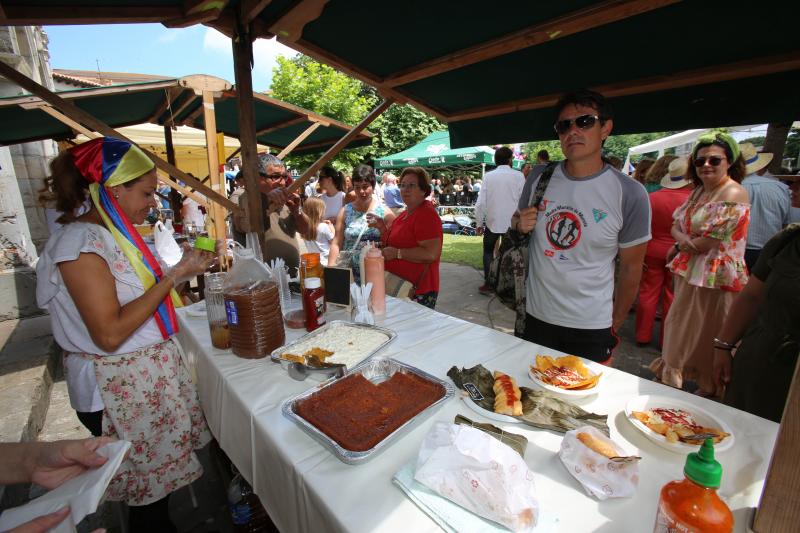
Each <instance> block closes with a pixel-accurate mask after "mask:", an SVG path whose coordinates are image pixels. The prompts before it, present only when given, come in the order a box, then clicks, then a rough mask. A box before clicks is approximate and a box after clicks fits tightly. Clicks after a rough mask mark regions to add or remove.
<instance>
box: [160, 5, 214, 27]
mask: <svg viewBox="0 0 800 533" xmlns="http://www.w3.org/2000/svg"><path fill="white" fill-rule="evenodd" d="M221 14H222V8H217V9H209V10H207V11H197V12H196V13H192V14H191V15H185V16H182V17H179V18H176V19H171V20H165V21H162V22H161V24H163V25H164V26H166V27H167V28H188V27H189V26H194V25H195V24H203V23H206V22H211V21H212V20H217V19H218V18H219V16H220V15H221Z"/></svg>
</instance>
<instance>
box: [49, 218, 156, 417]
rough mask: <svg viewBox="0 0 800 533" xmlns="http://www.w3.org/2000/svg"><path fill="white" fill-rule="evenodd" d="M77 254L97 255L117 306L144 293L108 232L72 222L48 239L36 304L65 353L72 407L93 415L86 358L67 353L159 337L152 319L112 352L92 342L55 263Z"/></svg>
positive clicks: (128, 346) (94, 397)
mask: <svg viewBox="0 0 800 533" xmlns="http://www.w3.org/2000/svg"><path fill="white" fill-rule="evenodd" d="M82 253H93V254H97V255H99V256H100V257H102V258H103V259H104V260H105V261H106V263H107V264H108V269H109V270H110V271H111V274H112V275H113V276H114V281H115V283H116V289H117V298H118V300H119V303H120V305H125V304H127V303H128V302H130V301H132V300H134V299H136V298H138V297H139V296H141V295H142V294H144V292H145V291H144V286H143V285H142V282H141V280H139V277H138V276H137V275H136V272H134V270H133V267H132V266H131V264H130V261H128V258H127V257H125V254H124V253H123V252H122V250H121V249H120V248H119V246H117V243H116V242H115V241H114V237H113V236H112V235H111V232H110V231H108V229H106V228H105V227H103V226H99V225H97V224H91V223H86V222H72V223H70V224H66V225H64V226H62V227H61V228H59V229H58V230H57V231H56V232H55V233H54V234H53V235H52V236H51V237H50V240H49V241H47V245H46V246H45V248H44V251H43V252H42V254H41V256H40V257H39V261H38V262H37V264H36V277H37V285H36V301H37V303H38V305H39V307H41V308H42V309H47V310H48V311H49V312H50V319H51V322H52V325H53V337H54V338H55V340H56V342H57V343H58V345H59V346H61V348H62V349H63V350H64V352H65V358H64V367H65V371H66V376H67V387H68V389H69V393H70V401H71V403H72V407H73V408H74V409H76V410H77V411H82V412H92V411H99V410H100V409H102V408H103V403H102V400H101V399H100V394H99V391H98V390H97V384H96V381H95V375H94V367H93V364H92V362H91V360H89V359H86V358H82V357H70V356H69V354H70V353H88V354H95V355H117V354H124V353H129V352H133V351H136V350H138V349H140V348H144V347H145V346H150V345H152V344H156V343H159V342H162V341H163V340H164V338H163V337H162V335H161V331H160V330H159V329H158V325H157V324H156V321H155V319H154V318H153V317H150V318H149V319H148V320H146V321H145V322H144V324H142V325H141V326H140V327H139V328H138V329H137V330H136V331H134V332H133V334H132V335H131V336H130V337H128V339H127V340H126V341H125V342H123V343H122V345H121V346H120V347H119V348H118V349H117V350H116V351H114V352H106V351H104V350H102V349H100V347H99V346H97V345H96V344H95V343H94V341H93V340H92V337H91V335H90V334H89V330H88V329H87V327H86V324H85V323H84V322H83V319H82V318H81V315H80V313H79V312H78V308H77V307H76V306H75V302H74V301H73V300H72V297H71V296H70V294H69V291H68V290H67V287H66V285H65V284H64V280H63V278H62V277H61V271H60V270H59V269H58V264H59V263H62V262H64V261H74V260H75V259H77V258H78V256H79V255H80V254H82Z"/></svg>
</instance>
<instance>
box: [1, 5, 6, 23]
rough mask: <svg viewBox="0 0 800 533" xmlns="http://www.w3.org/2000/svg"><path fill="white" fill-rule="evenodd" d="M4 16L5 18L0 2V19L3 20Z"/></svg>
mask: <svg viewBox="0 0 800 533" xmlns="http://www.w3.org/2000/svg"><path fill="white" fill-rule="evenodd" d="M5 18H6V11H5V9H3V4H2V3H0V20H3V19H5Z"/></svg>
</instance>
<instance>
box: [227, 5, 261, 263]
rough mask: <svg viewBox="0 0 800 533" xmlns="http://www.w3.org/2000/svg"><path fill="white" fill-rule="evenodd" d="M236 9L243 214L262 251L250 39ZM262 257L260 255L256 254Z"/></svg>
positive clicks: (235, 59)
mask: <svg viewBox="0 0 800 533" xmlns="http://www.w3.org/2000/svg"><path fill="white" fill-rule="evenodd" d="M240 17H241V13H238V12H237V22H236V28H235V33H234V36H233V39H231V43H232V46H233V70H234V74H235V80H236V91H237V92H238V93H239V99H238V108H239V143H240V144H241V147H242V168H241V171H242V174H243V175H244V183H245V191H246V192H247V217H248V220H249V222H250V224H249V226H250V231H254V232H256V234H257V235H258V240H259V244H260V245H261V250H262V253H263V251H264V250H265V247H264V221H263V219H262V209H264V208H263V207H262V206H261V191H260V189H259V186H258V146H257V143H256V116H255V105H254V103H253V72H252V66H251V65H252V59H253V42H252V41H251V40H250V31H249V29H248V28H247V27H244V26H243V25H242V24H241V18H240ZM259 259H263V257H259Z"/></svg>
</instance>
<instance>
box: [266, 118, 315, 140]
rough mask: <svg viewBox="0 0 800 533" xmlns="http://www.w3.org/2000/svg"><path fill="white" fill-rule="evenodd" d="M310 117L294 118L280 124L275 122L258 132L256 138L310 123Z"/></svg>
mask: <svg viewBox="0 0 800 533" xmlns="http://www.w3.org/2000/svg"><path fill="white" fill-rule="evenodd" d="M308 120H309V119H308V117H292V118H290V119H287V120H282V121H280V122H275V123H274V124H270V125H269V126H267V127H266V128H262V129H260V130H258V131H256V137H261V136H262V135H266V134H268V133H272V132H273V131H278V130H281V129H283V128H288V127H289V126H294V125H296V124H301V123H303V122H308Z"/></svg>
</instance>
